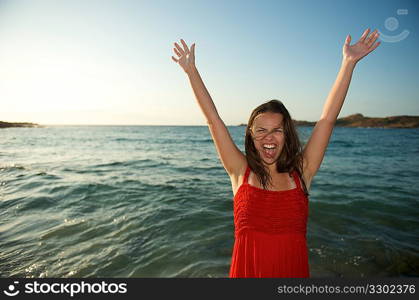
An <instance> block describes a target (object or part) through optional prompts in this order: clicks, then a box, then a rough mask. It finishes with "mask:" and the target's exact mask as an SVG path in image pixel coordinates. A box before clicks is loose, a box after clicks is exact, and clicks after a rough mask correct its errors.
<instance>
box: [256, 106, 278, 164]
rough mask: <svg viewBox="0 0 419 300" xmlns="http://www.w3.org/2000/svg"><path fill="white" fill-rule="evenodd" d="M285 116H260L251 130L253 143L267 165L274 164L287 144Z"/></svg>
mask: <svg viewBox="0 0 419 300" xmlns="http://www.w3.org/2000/svg"><path fill="white" fill-rule="evenodd" d="M283 125H284V124H283V116H282V114H280V113H272V112H266V113H261V114H259V115H258V116H257V117H256V118H255V119H254V121H253V125H252V128H251V131H252V138H253V143H254V144H255V147H256V150H257V151H258V152H259V155H260V158H261V159H262V161H263V162H264V163H265V164H266V165H271V164H274V163H275V162H276V161H277V160H278V158H279V155H280V154H281V151H282V148H283V147H284V143H285V133H284V127H283Z"/></svg>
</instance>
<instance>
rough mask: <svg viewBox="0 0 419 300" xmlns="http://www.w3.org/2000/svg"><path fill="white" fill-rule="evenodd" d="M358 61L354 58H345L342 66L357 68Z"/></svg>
mask: <svg viewBox="0 0 419 300" xmlns="http://www.w3.org/2000/svg"><path fill="white" fill-rule="evenodd" d="M357 62H358V61H356V60H353V59H349V58H343V59H342V67H349V68H355V66H356V63H357Z"/></svg>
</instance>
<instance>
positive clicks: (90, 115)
mask: <svg viewBox="0 0 419 300" xmlns="http://www.w3.org/2000/svg"><path fill="white" fill-rule="evenodd" d="M398 9H406V10H407V11H405V12H407V14H406V13H405V14H401V15H398V14H397V10H398ZM418 10H419V3H418V2H416V1H359V0H358V1H322V0H320V1H309V0H306V1H303V0H300V1H279V0H277V1H236V0H234V1H192V0H190V1H186V0H183V1H182V0H179V1H161V0H160V1H75V0H73V1H1V0H0V45H1V46H0V99H1V104H2V105H1V109H0V120H3V121H31V122H37V123H42V124H146V125H204V124H205V119H204V117H203V115H202V113H201V111H200V109H199V107H198V105H197V103H196V100H195V99H194V96H193V93H192V90H191V88H190V86H189V82H188V80H187V77H186V75H185V74H184V73H183V71H182V70H181V68H180V67H179V66H177V65H176V64H175V63H174V62H173V61H172V60H171V58H170V57H171V55H173V51H172V47H173V42H175V41H178V40H179V39H180V38H183V39H185V41H186V42H187V43H188V44H190V43H193V42H195V43H196V64H197V66H198V69H199V71H200V73H201V75H202V77H203V79H204V81H205V83H206V85H207V88H208V90H209V91H210V93H211V95H212V97H213V100H214V102H215V104H216V106H217V109H218V111H219V113H220V115H221V117H222V118H223V120H224V121H225V123H226V124H227V125H235V124H239V123H245V122H247V120H248V117H249V116H250V113H251V111H252V109H253V108H254V107H256V106H257V105H259V104H261V103H262V102H265V101H267V100H270V99H280V100H282V101H283V102H284V104H285V105H286V106H287V108H288V109H289V111H290V113H291V115H292V117H293V118H294V119H298V120H310V121H315V120H317V118H318V117H319V116H320V114H321V110H322V107H323V103H324V100H325V98H326V96H327V94H328V92H329V90H330V88H331V85H332V84H333V82H334V80H335V77H336V74H337V72H338V69H339V65H340V61H341V51H342V45H343V43H344V40H345V37H346V35H347V34H351V36H352V41H353V42H354V41H356V40H357V39H358V38H359V36H360V35H361V34H362V32H363V31H364V29H365V28H367V27H371V28H372V29H374V28H377V29H379V30H380V31H381V32H382V33H384V34H386V35H388V36H392V37H397V36H398V35H400V34H401V33H402V32H403V31H404V30H408V31H409V35H408V36H407V37H406V38H404V39H402V40H401V41H399V42H393V43H390V42H385V41H383V42H382V44H381V45H380V46H379V47H378V48H377V50H376V51H374V52H373V53H371V54H370V55H369V56H367V57H366V58H364V60H362V61H361V62H360V63H359V64H358V65H357V68H356V70H355V73H354V77H353V80H352V84H351V87H350V90H349V93H348V96H347V98H346V101H345V104H344V107H343V109H342V111H341V114H340V116H347V115H349V114H353V113H362V114H364V115H366V116H374V117H375V116H380V117H383V116H391V115H419V102H418V100H419V98H418V95H419V84H418V78H419V56H418V55H417V53H418V52H419V37H418V32H419V18H418V14H419V11H418ZM389 18H391V19H389ZM390 20H391V21H392V27H390V26H389V25H388V24H390V23H385V22H386V21H387V22H390ZM394 20H396V21H394ZM394 22H398V23H394ZM386 24H387V26H386Z"/></svg>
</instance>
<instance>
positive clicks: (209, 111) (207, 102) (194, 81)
mask: <svg viewBox="0 0 419 300" xmlns="http://www.w3.org/2000/svg"><path fill="white" fill-rule="evenodd" d="M187 74H188V78H189V82H190V84H191V86H192V90H193V92H194V94H195V98H196V100H197V101H198V104H199V107H200V108H201V110H202V112H203V114H204V115H205V118H206V120H207V123H208V124H211V123H212V122H213V121H215V120H216V119H218V118H219V115H218V112H217V108H216V107H215V105H214V102H213V101H212V98H211V95H210V94H209V92H208V90H207V88H206V87H205V84H204V82H203V81H202V78H201V76H200V75H199V72H198V69H197V68H196V67H194V68H193V69H192V70H191V71H189V72H188V73H187Z"/></svg>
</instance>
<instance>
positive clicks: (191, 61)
mask: <svg viewBox="0 0 419 300" xmlns="http://www.w3.org/2000/svg"><path fill="white" fill-rule="evenodd" d="M180 42H181V43H182V46H183V48H182V47H180V46H179V44H178V43H175V47H176V48H173V51H174V52H175V53H176V55H177V56H178V58H177V59H176V58H175V57H174V56H172V59H173V61H174V62H177V63H179V65H180V66H181V67H182V69H183V70H184V71H185V72H186V73H189V71H191V70H192V68H194V67H195V44H192V46H191V50H189V48H188V45H186V43H185V41H184V40H182V39H181V40H180Z"/></svg>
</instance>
